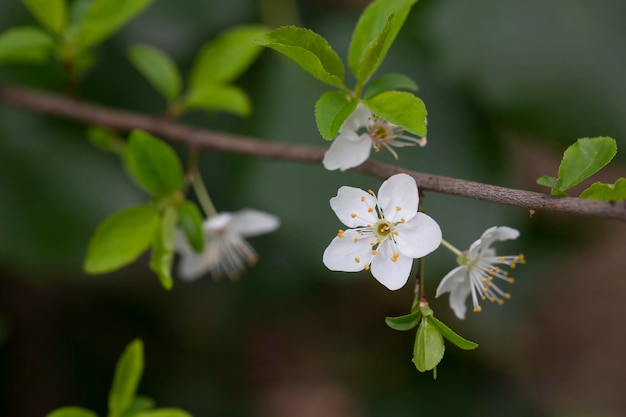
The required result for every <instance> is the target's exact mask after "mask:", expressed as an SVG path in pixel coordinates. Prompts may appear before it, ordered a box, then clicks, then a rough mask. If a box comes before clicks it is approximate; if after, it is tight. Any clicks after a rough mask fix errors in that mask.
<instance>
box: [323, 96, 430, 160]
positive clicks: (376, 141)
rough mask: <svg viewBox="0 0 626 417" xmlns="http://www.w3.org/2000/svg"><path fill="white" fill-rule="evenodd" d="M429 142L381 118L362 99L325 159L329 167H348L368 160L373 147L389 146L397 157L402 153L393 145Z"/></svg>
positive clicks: (388, 148) (377, 149) (344, 124)
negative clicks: (406, 133)
mask: <svg viewBox="0 0 626 417" xmlns="http://www.w3.org/2000/svg"><path fill="white" fill-rule="evenodd" d="M415 145H420V146H425V145H426V137H422V138H414V137H412V136H408V135H405V134H404V131H403V130H402V128H400V127H399V126H396V125H394V124H392V123H389V122H387V121H386V120H383V119H380V118H378V117H376V116H374V115H373V114H372V112H371V111H370V110H369V109H368V108H367V107H366V106H365V105H364V104H362V103H359V104H358V106H357V107H356V109H355V110H354V111H353V112H352V114H351V115H350V116H348V118H347V119H346V121H345V122H343V124H342V125H341V128H340V129H339V135H337V137H336V138H335V140H333V142H332V143H331V145H330V148H329V149H328V150H327V151H326V153H325V154H324V160H323V161H322V162H323V164H324V167H325V168H326V169H328V170H331V171H332V170H335V169H340V170H341V171H345V170H346V169H349V168H354V167H356V166H359V165H361V164H362V163H363V162H365V161H367V158H369V156H370V151H371V149H372V148H374V150H375V151H379V150H380V149H382V148H385V149H387V150H388V151H389V152H391V154H392V155H393V156H394V158H396V159H398V154H397V153H396V151H395V150H394V149H393V147H394V146H395V147H398V148H402V147H405V146H415Z"/></svg>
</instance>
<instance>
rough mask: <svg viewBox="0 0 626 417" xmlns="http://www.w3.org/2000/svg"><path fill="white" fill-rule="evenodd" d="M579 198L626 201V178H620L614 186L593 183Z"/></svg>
mask: <svg viewBox="0 0 626 417" xmlns="http://www.w3.org/2000/svg"><path fill="white" fill-rule="evenodd" d="M578 197H579V198H587V199H590V200H602V201H622V200H626V178H620V179H618V180H617V181H615V183H614V184H603V183H601V182H596V183H593V184H591V186H590V187H589V188H587V189H586V190H585V191H583V192H582V193H581V194H580V196H578Z"/></svg>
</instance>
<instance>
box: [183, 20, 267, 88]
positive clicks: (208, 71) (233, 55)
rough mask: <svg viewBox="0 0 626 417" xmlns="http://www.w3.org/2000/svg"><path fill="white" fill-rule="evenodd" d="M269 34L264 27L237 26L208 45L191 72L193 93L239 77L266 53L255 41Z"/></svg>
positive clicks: (190, 83)
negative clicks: (207, 86) (262, 52)
mask: <svg viewBox="0 0 626 417" xmlns="http://www.w3.org/2000/svg"><path fill="white" fill-rule="evenodd" d="M266 32H267V28H266V27H265V26H261V25H247V26H237V27H235V28H233V29H231V30H228V31H226V32H224V33H223V34H221V35H220V36H218V37H217V38H216V39H214V40H212V41H210V42H207V43H206V44H205V45H204V46H203V47H202V49H201V50H200V52H199V53H198V55H197V57H196V60H195V62H194V64H193V66H192V68H191V71H190V73H189V88H190V90H191V91H194V90H197V89H202V88H203V87H205V86H206V85H213V84H223V83H228V82H231V81H233V80H234V79H236V78H237V77H239V76H240V75H241V74H242V73H243V72H244V71H245V70H246V69H248V67H249V66H250V65H251V64H252V63H253V62H254V60H255V59H256V58H257V57H258V56H259V54H260V53H261V51H262V50H263V48H262V47H261V46H259V45H257V44H255V43H254V42H252V40H253V39H255V38H257V37H260V36H263V35H264V34H265V33H266Z"/></svg>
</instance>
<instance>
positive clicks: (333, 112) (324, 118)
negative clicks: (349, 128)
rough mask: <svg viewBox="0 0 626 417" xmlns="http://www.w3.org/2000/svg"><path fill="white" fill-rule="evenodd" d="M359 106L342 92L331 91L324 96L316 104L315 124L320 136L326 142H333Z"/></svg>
mask: <svg viewBox="0 0 626 417" xmlns="http://www.w3.org/2000/svg"><path fill="white" fill-rule="evenodd" d="M357 105H358V102H357V101H350V100H349V99H348V97H346V94H345V93H342V92H340V91H335V90H331V91H326V92H325V93H324V94H322V96H321V97H320V98H319V100H317V103H315V122H316V123H317V129H318V130H319V131H320V135H322V137H323V138H324V139H326V140H333V139H334V138H335V136H337V133H338V132H339V129H340V128H341V125H342V124H343V122H344V121H345V120H346V119H347V118H348V116H350V114H352V112H353V111H354V109H355V108H356V106H357Z"/></svg>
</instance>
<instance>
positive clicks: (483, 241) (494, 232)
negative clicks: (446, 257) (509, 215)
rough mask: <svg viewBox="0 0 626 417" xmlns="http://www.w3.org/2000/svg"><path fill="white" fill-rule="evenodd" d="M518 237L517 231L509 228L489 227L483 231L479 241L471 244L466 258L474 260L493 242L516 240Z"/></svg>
mask: <svg viewBox="0 0 626 417" xmlns="http://www.w3.org/2000/svg"><path fill="white" fill-rule="evenodd" d="M518 236H519V231H517V230H516V229H513V228H511V227H507V226H500V227H497V226H493V227H490V228H489V229H487V230H485V232H484V233H483V234H482V235H481V236H480V239H478V240H477V241H475V242H474V243H472V245H471V246H470V249H469V251H468V257H469V258H471V259H474V258H476V256H477V255H478V254H479V253H481V252H484V250H485V249H486V248H487V247H489V245H491V244H492V243H493V242H495V241H503V240H510V239H517V237H518Z"/></svg>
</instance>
